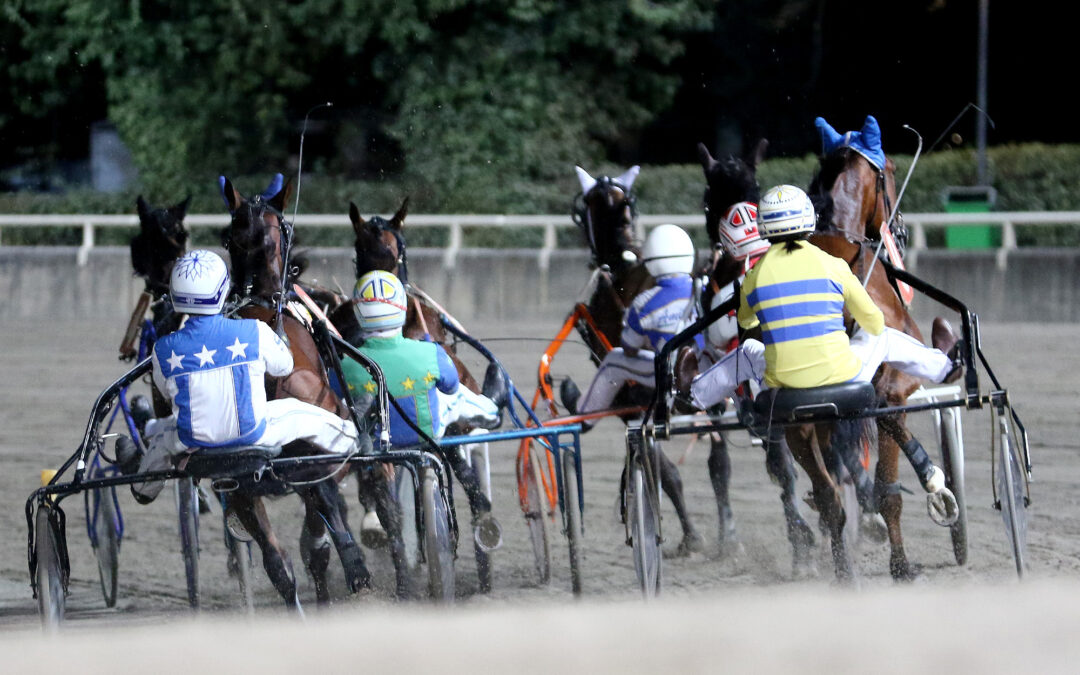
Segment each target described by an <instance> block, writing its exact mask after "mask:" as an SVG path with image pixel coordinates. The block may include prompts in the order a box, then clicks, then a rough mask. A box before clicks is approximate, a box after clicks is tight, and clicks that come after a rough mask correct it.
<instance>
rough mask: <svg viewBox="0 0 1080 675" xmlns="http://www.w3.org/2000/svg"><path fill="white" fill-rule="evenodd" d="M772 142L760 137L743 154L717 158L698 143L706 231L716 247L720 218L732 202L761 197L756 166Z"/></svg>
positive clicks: (747, 200)
mask: <svg viewBox="0 0 1080 675" xmlns="http://www.w3.org/2000/svg"><path fill="white" fill-rule="evenodd" d="M768 147H769V142H768V141H767V140H765V139H764V138H762V139H760V140H759V141H758V142H757V144H756V145H755V146H754V148H753V149H752V150H750V151H749V152H748V153H746V154H744V155H743V156H741V157H740V156H738V155H735V154H734V153H729V154H727V155H724V156H722V157H720V158H719V159H716V158H714V157H713V156H712V155H710V154H709V149H708V148H706V147H705V144H704V143H698V146H697V151H698V159H699V160H700V161H701V168H702V170H703V171H704V172H705V184H706V187H705V197H704V199H703V203H704V207H705V230H706V232H708V234H709V243H710V244H712V245H713V246H714V247H715V246H716V245H717V244H718V243H719V242H720V229H719V228H720V218H721V217H722V216H723V215H724V212H726V211H727V210H728V208H730V207H731V206H732V205H733V204H736V203H738V202H754V203H755V204H756V203H757V201H758V200H759V199H760V198H761V189H760V188H759V187H758V182H757V166H758V164H760V163H761V160H763V159H764V158H765V151H766V150H767V149H768Z"/></svg>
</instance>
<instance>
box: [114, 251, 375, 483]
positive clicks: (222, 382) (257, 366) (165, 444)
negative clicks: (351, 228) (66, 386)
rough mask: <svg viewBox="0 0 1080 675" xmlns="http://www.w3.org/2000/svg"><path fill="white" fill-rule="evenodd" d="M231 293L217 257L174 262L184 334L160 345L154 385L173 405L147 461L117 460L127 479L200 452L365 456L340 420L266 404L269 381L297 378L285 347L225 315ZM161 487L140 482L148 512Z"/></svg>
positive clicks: (153, 435)
mask: <svg viewBox="0 0 1080 675" xmlns="http://www.w3.org/2000/svg"><path fill="white" fill-rule="evenodd" d="M228 292H229V271H228V268H227V267H226V266H225V262H224V261H223V260H222V259H221V257H220V256H218V255H217V254H216V253H214V252H212V251H205V250H197V251H191V252H190V253H187V254H186V255H184V256H183V257H182V258H180V260H178V261H177V263H176V266H175V267H173V270H172V274H171V276H170V280H169V295H170V297H171V299H172V304H173V307H174V308H175V309H176V311H178V312H181V313H183V314H186V315H187V316H186V318H185V321H184V323H183V324H182V326H181V327H180V329H179V330H177V331H176V332H174V333H171V334H169V335H166V336H164V337H162V338H161V339H160V340H158V341H157V343H156V344H155V345H154V352H153V377H154V383H155V384H156V385H157V386H158V388H159V390H160V391H161V392H163V393H164V394H165V395H166V396H167V397H168V398H170V399H171V400H172V410H173V414H172V415H171V416H170V417H167V418H161V419H154V420H150V421H149V422H148V423H147V425H146V433H145V434H144V437H145V438H146V439H147V440H148V446H149V447H148V449H147V451H146V454H145V455H144V456H142V457H141V458H139V457H138V454H137V453H138V449H135V448H133V446H130V445H127V446H124V447H125V448H127V449H128V450H129V451H130V450H135V451H136V454H135V456H134V457H132V456H131V455H130V454H128V456H123V453H122V452H121V449H120V446H119V445H118V450H117V454H118V458H117V459H118V461H119V463H120V464H121V467H122V468H125V469H127V471H128V472H130V471H131V470H132V469H133V467H134V464H135V460H136V459H138V460H139V461H138V471H139V472H140V473H142V472H146V471H159V470H165V469H169V468H171V467H172V466H173V463H174V460H176V459H178V456H179V455H183V454H188V453H191V452H194V451H196V450H199V449H200V448H216V447H232V446H240V445H252V444H255V445H284V444H286V443H289V442H291V441H294V440H299V439H303V440H306V441H308V442H310V443H312V444H314V445H316V446H319V447H320V448H322V449H324V450H326V451H327V452H331V453H348V452H353V451H357V450H358V449H359V434H358V433H357V431H356V428H355V426H354V425H353V424H352V423H351V422H349V421H347V420H344V419H341V418H340V417H338V416H337V415H335V414H333V413H331V412H328V411H326V410H323V409H322V408H318V407H316V406H314V405H311V404H309V403H305V402H303V401H300V400H298V399H294V398H285V399H277V400H274V401H267V400H266V390H265V387H264V384H263V376H264V374H266V375H270V376H272V377H283V376H285V375H288V374H289V373H290V372H292V369H293V359H292V354H291V353H290V351H289V348H288V346H286V344H285V343H284V342H282V340H281V339H280V338H279V337H278V336H277V335H276V334H275V333H274V331H273V330H271V329H270V327H269V326H268V325H266V324H265V323H263V322H261V321H256V320H254V319H229V318H226V317H224V316H222V315H221V310H222V308H223V307H224V305H225V298H226V296H227V295H228ZM163 485H164V482H163V481H152V482H144V483H136V484H134V485H132V488H131V489H132V493H133V494H134V495H135V498H136V500H138V501H139V502H141V503H149V502H150V501H153V500H154V499H155V498H156V497H157V495H158V493H159V492H160V491H161V488H162V487H163Z"/></svg>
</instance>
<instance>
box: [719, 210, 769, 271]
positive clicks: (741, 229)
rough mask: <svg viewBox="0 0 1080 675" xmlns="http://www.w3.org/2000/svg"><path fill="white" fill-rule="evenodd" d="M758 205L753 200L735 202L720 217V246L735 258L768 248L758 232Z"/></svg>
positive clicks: (757, 252)
mask: <svg viewBox="0 0 1080 675" xmlns="http://www.w3.org/2000/svg"><path fill="white" fill-rule="evenodd" d="M757 219H758V207H757V204H755V203H753V202H737V203H735V204H732V205H731V206H730V207H728V210H727V211H725V212H724V215H723V216H721V217H720V228H719V230H720V246H722V247H723V249H724V251H725V252H726V253H727V254H728V255H729V256H731V257H732V258H734V259H736V260H746V259H747V258H748V257H750V256H755V255H759V254H761V253H764V252H765V251H767V250H768V249H769V242H767V241H765V240H764V239H762V238H761V236H760V235H759V234H758V223H757Z"/></svg>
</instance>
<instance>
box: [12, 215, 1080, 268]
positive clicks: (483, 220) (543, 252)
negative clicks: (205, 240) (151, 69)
mask: <svg viewBox="0 0 1080 675" xmlns="http://www.w3.org/2000/svg"><path fill="white" fill-rule="evenodd" d="M228 222H229V220H228V216H227V215H225V214H215V215H201V214H192V215H189V216H187V217H186V218H185V219H184V224H185V225H187V227H188V228H189V229H198V228H204V227H217V228H221V227H224V226H225V225H227V224H228ZM904 222H906V223H907V225H908V228H909V229H910V232H911V235H910V237H909V248H908V251H909V253H916V254H917V252H918V251H920V250H922V249H925V248H926V229H927V228H929V227H946V226H948V227H953V226H958V227H968V226H978V225H987V224H989V225H996V226H1000V227H1001V246H1000V247H999V248H998V250H997V256H998V265H999V266H1001V267H1003V266H1004V265H1005V261H1006V258H1007V256H1008V252H1009V251H1011V250H1013V249H1015V248H1016V229H1015V228H1016V226H1017V225H1059V224H1063V223H1080V211H1032V212H1019V211H1015V212H1013V211H1009V212H1005V211H1000V212H992V213H905V214H904ZM408 223H409V225H412V226H423V227H445V228H447V229H448V230H449V236H448V237H447V241H448V244H447V246H446V249H445V252H444V257H443V262H444V264H445V265H446V267H447V268H449V269H452V268H453V267H454V266H455V265H456V263H457V255H458V252H459V251H460V250H461V248H462V245H463V240H464V234H463V231H464V228H466V227H480V228H486V227H497V228H522V227H531V228H535V227H542V228H543V230H544V237H543V244H542V245H541V247H540V248H539V249H538V260H539V263H540V266H541V268H542V269H547V266H548V262H549V261H550V259H551V254H552V252H553V251H555V250H557V249H558V245H557V241H558V240H557V237H556V231H557V230H558V229H567V228H573V227H574V224H573V222H572V221H571V220H570V217H569V216H567V215H565V214H547V215H532V216H511V215H468V214H463V215H434V214H412V215H410V216H409V218H408ZM661 223H674V224H676V225H680V226H682V227H685V228H688V229H697V228H703V227H704V226H705V219H704V216H702V215H701V214H691V215H658V216H652V215H642V216H641V217H639V218H638V223H637V226H638V234H639V235H640V236H644V233H645V230H646V229H647V228H649V227H652V226H655V225H659V224H661ZM138 224H139V219H138V216H135V215H5V214H0V243H2V241H3V239H2V232H3V228H7V227H21V228H27V227H29V228H38V227H49V226H53V227H55V226H62V227H79V228H81V229H82V243H81V244H80V246H79V252H78V261H79V264H80V265H85V264H86V260H87V255H88V254H89V252H90V250H91V249H93V247H94V232H95V230H97V229H98V228H109V227H133V226H137V225H138ZM296 226H297V227H305V226H311V227H316V226H317V227H340V228H351V223H350V222H349V218H348V217H347V216H345V215H333V214H327V215H310V214H309V215H300V216H297V218H296Z"/></svg>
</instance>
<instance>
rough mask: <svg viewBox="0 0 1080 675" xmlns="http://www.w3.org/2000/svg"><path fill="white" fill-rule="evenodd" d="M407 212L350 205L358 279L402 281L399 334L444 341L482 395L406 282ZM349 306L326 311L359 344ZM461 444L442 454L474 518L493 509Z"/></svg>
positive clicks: (437, 310)
mask: <svg viewBox="0 0 1080 675" xmlns="http://www.w3.org/2000/svg"><path fill="white" fill-rule="evenodd" d="M408 212H409V198H408V197H406V198H405V199H404V200H402V203H401V207H400V208H399V209H398V210H397V212H396V213H395V214H394V215H393V216H392V217H391V218H390V220H386V219H385V218H382V217H380V216H372V217H371V218H369V219H367V220H365V219H364V218H363V217H361V215H360V209H359V208H357V206H356V204H354V203H352V202H350V203H349V220H350V221H351V222H352V226H353V233H354V235H355V239H354V242H353V247H354V250H355V252H356V260H355V264H356V269H355V272H356V278H357V279H359V278H360V277H361V276H363V275H365V274H367V273H368V272H372V271H375V270H381V271H384V272H390V273H391V274H394V275H396V276H397V277H398V278H399V279H400V280H401V283H402V285H403V286H404V287H405V289H406V293H407V295H408V297H409V299H410V302H409V307H408V310H407V311H406V314H405V325H404V326H403V328H402V334H403V335H404V336H405V337H407V338H411V339H414V340H429V341H432V342H435V343H436V344H439V345H442V347H443V348H444V349H445V350H446V353H447V354H448V355H449V356H450V360H451V361H453V363H454V366H455V367H456V368H457V371H458V379H459V380H460V382H461V385H462V386H464V387H467V388H468V389H469V390H471V391H473V392H475V393H481V389H480V386H479V385H478V384H477V382H476V379H475V378H474V377H473V376H472V374H471V373H470V372H469V370H468V368H466V367H465V364H464V363H462V362H461V360H460V359H459V358H458V357H457V355H456V353H455V348H454V344H453V340H452V339H451V336H450V334H449V333H448V332H447V331H446V329H445V327H444V326H443V323H442V319H441V316H440V315H442V314H445V312H444V310H443V309H442V308H441V307H439V306H438V305H437V303H435V301H434V300H432V299H431V298H430V297H429V296H428V295H427V294H426V293H424V292H423V291H422V290H420V288H419V287H417V286H416V285H415V284H412V283H411V282H410V281H409V272H408V253H407V250H406V245H405V236H404V234H403V228H404V225H405V216H406V215H407V214H408ZM352 307H353V303H352V301H351V299H350V300H348V301H346V302H344V303H342V304H341V305H339V306H338V307H336V308H335V309H334V310H332V311H331V312H330V320H331V321H332V322H333V323H334V324H335V325H336V326H338V328H339V330H340V331H341V332H342V334H343V335H345V336H346V337H347V338H349V339H350V341H353V342H354V343H358V342H359V341H358V340H357V336H359V335H360V325H359V322H358V321H357V319H356V315H355V314H354V313H353V310H352ZM469 431H471V428H469V427H467V426H465V425H462V424H460V423H457V422H455V423H453V424H451V425H450V428H449V429H448V431H447V434H448V435H458V434H467V433H469ZM459 448H460V451H451V452H444V453H442V454H444V456H445V457H446V460H447V462H448V463H449V464H450V467H451V469H452V470H453V472H454V475H456V476H457V477H458V480H459V481H460V482H461V486H462V488H463V489H464V490H465V494H466V496H467V497H468V499H469V509H470V510H471V512H472V515H473V518H474V519H475V518H477V517H478V516H480V515H481V514H482V513H485V512H488V511H490V510H491V501H490V500H489V499H488V497H487V495H486V494H485V493H484V491H483V488H482V486H481V484H480V478H479V476H477V474H476V471H475V470H474V469H473V468H472V466H471V465H470V464H469V462H468V461H467V459H466V456H467V454H468V450H469V449H468V448H467V447H465V446H459ZM380 518H381V516H380ZM477 551H478V553H480V549H477ZM481 557H483V556H481ZM482 576H483V575H482ZM486 585H487V582H486V581H482V586H485V587H486ZM484 590H486V588H485V589H484Z"/></svg>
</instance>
